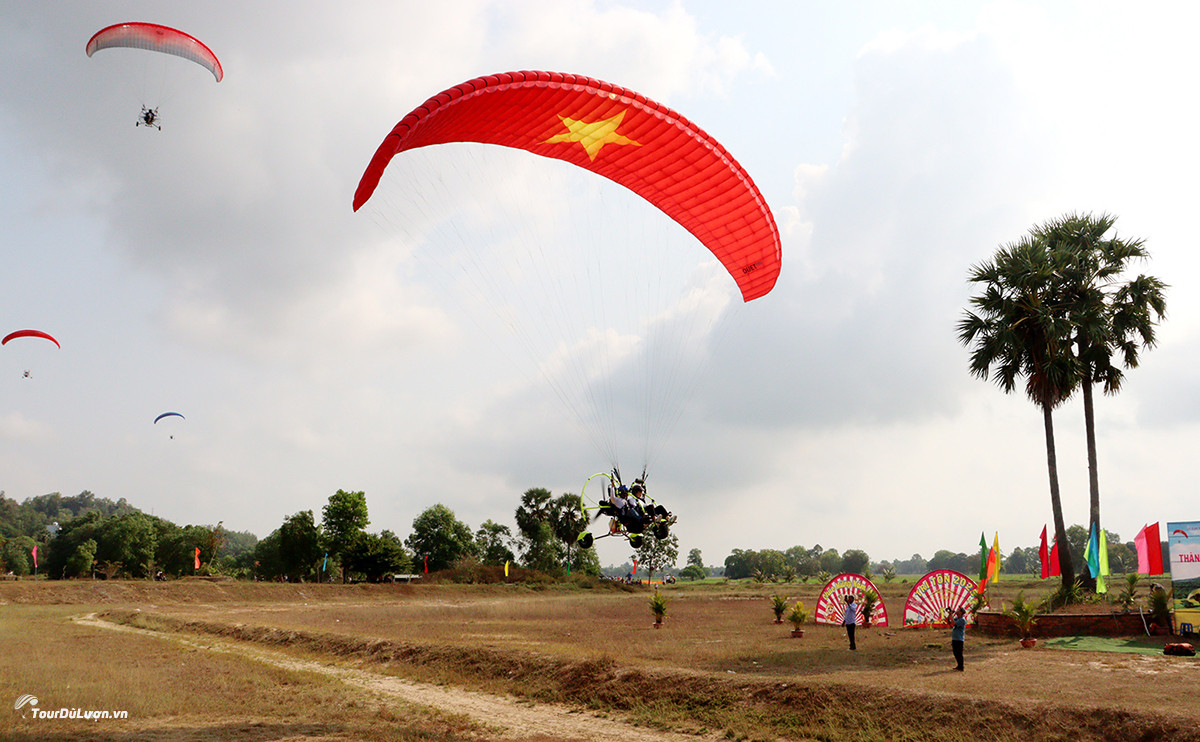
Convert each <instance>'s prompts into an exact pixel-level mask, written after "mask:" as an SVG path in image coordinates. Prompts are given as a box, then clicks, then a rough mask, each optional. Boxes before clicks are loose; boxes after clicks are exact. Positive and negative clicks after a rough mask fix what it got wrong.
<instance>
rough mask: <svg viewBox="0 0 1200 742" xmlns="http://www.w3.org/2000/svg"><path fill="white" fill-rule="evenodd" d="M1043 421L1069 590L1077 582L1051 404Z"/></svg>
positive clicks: (1062, 566)
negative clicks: (1060, 489)
mask: <svg viewBox="0 0 1200 742" xmlns="http://www.w3.org/2000/svg"><path fill="white" fill-rule="evenodd" d="M1042 420H1043V421H1044V423H1045V426H1046V468H1047V469H1048V470H1049V472H1050V507H1051V509H1052V510H1053V511H1054V538H1055V540H1056V541H1057V542H1058V571H1059V572H1060V573H1061V574H1062V584H1063V588H1064V589H1066V590H1069V589H1070V588H1071V585H1072V584H1074V582H1075V573H1074V572H1073V567H1072V565H1071V548H1070V546H1069V545H1068V544H1067V525H1066V522H1065V521H1064V520H1063V512H1062V498H1061V497H1060V496H1059V489H1058V456H1057V455H1056V454H1055V450H1054V418H1053V416H1052V414H1051V407H1050V405H1049V404H1042Z"/></svg>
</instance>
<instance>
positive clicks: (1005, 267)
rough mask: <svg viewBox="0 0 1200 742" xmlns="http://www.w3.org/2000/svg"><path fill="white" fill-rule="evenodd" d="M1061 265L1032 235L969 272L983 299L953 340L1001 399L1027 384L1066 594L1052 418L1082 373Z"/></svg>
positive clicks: (975, 300)
mask: <svg viewBox="0 0 1200 742" xmlns="http://www.w3.org/2000/svg"><path fill="white" fill-rule="evenodd" d="M1062 259H1063V255H1062V254H1056V253H1054V252H1052V251H1051V250H1049V248H1048V246H1047V244H1046V242H1045V241H1044V240H1041V239H1038V238H1037V237H1036V236H1034V235H1033V234H1032V233H1031V234H1029V235H1026V236H1024V237H1022V238H1021V239H1020V240H1019V241H1017V242H1015V243H1013V244H1010V245H1007V246H1003V247H1001V248H1000V249H999V250H997V251H996V255H995V256H994V258H993V260H992V261H991V262H987V263H982V264H978V265H975V266H972V268H971V271H970V274H969V275H968V280H969V281H970V282H971V283H979V284H983V293H981V294H979V295H978V296H974V297H972V298H971V299H970V303H971V305H972V306H973V307H974V308H975V310H976V311H974V312H972V311H970V310H968V311H966V312H964V316H963V318H962V319H961V320H959V323H958V339H959V341H960V342H962V344H963V345H967V346H971V345H974V348H973V350H972V352H971V363H970V368H971V374H972V375H974V376H978V377H980V378H982V379H985V380H986V379H988V378H994V379H995V381H996V384H997V385H998V386H999V387H1000V388H1001V389H1003V390H1004V392H1005V393H1006V394H1007V393H1011V392H1012V391H1013V390H1014V389H1016V385H1017V379H1018V378H1019V377H1021V376H1024V377H1025V379H1026V381H1025V394H1026V396H1028V397H1029V399H1030V400H1031V401H1032V402H1033V403H1034V404H1036V405H1038V407H1040V408H1041V410H1042V419H1043V423H1044V426H1045V432H1046V467H1047V470H1048V472H1049V476H1050V505H1051V508H1052V509H1053V512H1054V534H1055V538H1056V539H1058V543H1059V544H1060V545H1061V547H1062V548H1060V549H1059V550H1058V559H1059V570H1060V572H1061V573H1062V580H1063V587H1064V588H1067V589H1069V588H1070V587H1071V585H1072V584H1073V583H1074V581H1075V576H1074V574H1073V570H1072V565H1071V554H1070V550H1069V549H1067V548H1066V543H1067V535H1066V524H1065V522H1064V520H1063V514H1062V500H1061V497H1060V493H1059V486H1058V461H1057V457H1056V455H1055V447H1054V418H1053V414H1052V413H1053V411H1054V408H1055V407H1058V406H1059V405H1061V404H1062V403H1063V402H1065V401H1066V400H1067V399H1068V398H1069V397H1070V396H1071V394H1072V393H1073V392H1074V391H1075V386H1076V385H1077V383H1078V381H1079V372H1078V364H1077V362H1076V359H1075V358H1074V356H1073V355H1072V354H1071V352H1070V345H1071V325H1070V322H1069V321H1068V318H1067V316H1066V314H1065V313H1064V312H1063V311H1062V309H1061V302H1060V296H1059V294H1060V292H1061V286H1060V283H1061V279H1060V276H1061V274H1062V269H1063V266H1062V265H1061V264H1060V261H1061V260H1062Z"/></svg>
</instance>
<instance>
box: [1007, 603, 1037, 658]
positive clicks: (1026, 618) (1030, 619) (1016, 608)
mask: <svg viewBox="0 0 1200 742" xmlns="http://www.w3.org/2000/svg"><path fill="white" fill-rule="evenodd" d="M1004 615H1006V616H1008V617H1009V618H1011V619H1012V622H1013V625H1015V626H1016V627H1017V632H1018V633H1019V634H1020V635H1021V646H1022V647H1025V648H1026V649H1029V648H1030V647H1032V646H1034V645H1035V644H1037V639H1034V638H1033V637H1032V636H1031V634H1032V632H1033V627H1034V626H1035V625H1036V624H1037V606H1036V605H1034V604H1033V603H1029V602H1027V601H1026V600H1025V591H1024V590H1022V591H1021V592H1019V593H1017V597H1016V598H1014V599H1013V604H1012V608H1010V609H1008V610H1007V611H1005V612H1004Z"/></svg>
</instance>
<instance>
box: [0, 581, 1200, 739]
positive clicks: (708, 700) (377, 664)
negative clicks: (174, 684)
mask: <svg viewBox="0 0 1200 742" xmlns="http://www.w3.org/2000/svg"><path fill="white" fill-rule="evenodd" d="M787 587H788V588H789V589H790V590H791V591H792V592H794V593H797V595H793V596H789V597H791V598H792V599H793V600H794V599H796V598H797V597H799V598H801V599H804V600H805V602H806V603H808V604H809V605H810V606H811V605H812V604H813V602H815V597H816V596H815V591H816V590H815V588H814V587H812V586H809V587H807V588H805V587H803V586H798V585H796V586H787ZM779 589H780V588H779V587H771V586H754V587H746V586H734V587H730V588H724V589H708V590H688V589H680V590H673V591H670V592H669V593H668V594H669V597H670V599H671V602H670V610H669V612H668V618H667V622H666V624H665V626H664V628H662V629H653V628H652V624H651V621H650V617H649V611H648V609H647V607H646V602H647V599H648V596H649V593H648V592H646V591H644V590H635V591H626V590H614V589H607V590H599V589H597V590H587V591H580V590H575V591H569V590H530V589H527V588H522V587H518V586H512V585H501V586H453V585H425V586H407V585H405V586H400V585H396V586H304V585H254V584H247V583H201V582H191V583H184V582H176V583H158V584H155V583H146V582H113V583H103V582H99V583H86V582H77V583H57V584H55V583H34V582H19V583H0V611H5V610H9V611H12V610H16V611H19V610H21V609H22V608H24V607H29V608H31V609H32V607H34V606H60V607H61V609H62V611H63V613H62V615H63V616H69V617H70V618H71V620H72V621H74V622H75V624H76V625H79V626H86V627H89V628H90V629H95V630H101V631H104V632H107V633H110V634H111V633H121V634H123V635H125V636H127V637H128V639H127V640H128V641H130V642H139V643H143V644H145V643H155V642H157V643H163V642H167V643H173V644H175V645H180V646H183V647H186V649H187V650H188V651H189V652H195V653H207V654H227V655H236V656H238V657H239V658H242V659H248V660H250V661H252V662H254V663H259V664H261V665H264V666H270V667H273V668H277V669H278V670H281V671H288V672H293V673H302V674H305V675H314V676H320V677H321V678H324V679H326V680H329V681H334V682H336V683H338V684H340V685H342V686H344V687H345V688H348V689H350V691H351V693H352V694H358V695H361V696H363V697H370V698H372V699H376V700H377V701H379V702H381V703H384V704H388V703H391V702H393V701H394V702H397V703H403V704H411V705H415V706H419V707H422V708H430V709H434V710H437V711H440V712H443V713H447V714H456V715H460V716H463V717H466V718H467V719H469V720H470V721H471V723H473V724H475V725H477V728H475V730H474V731H472V732H471V734H472V735H474V736H473V737H472V738H477V739H503V740H542V739H564V740H570V739H601V740H604V739H613V740H676V739H679V740H682V739H685V738H690V739H825V738H829V739H864V740H866V739H952V738H954V739H959V738H962V734H963V733H967V732H974V733H975V734H977V733H979V732H981V731H984V730H991V732H992V733H991V734H990V735H988V736H990V737H991V738H996V739H1014V740H1015V739H1064V740H1065V739H1200V733H1197V732H1195V731H1194V730H1196V729H1197V728H1198V727H1200V724H1198V722H1200V703H1197V702H1194V701H1192V700H1190V699H1194V698H1195V695H1194V694H1195V688H1196V680H1197V678H1198V673H1200V661H1188V660H1181V659H1178V658H1170V657H1162V656H1147V655H1137V654H1112V653H1101V652H1072V651H1060V650H1048V649H1043V648H1039V649H1034V650H1023V649H1021V648H1020V647H1019V645H1018V644H1017V643H1016V642H1015V641H1013V640H1011V639H1006V638H994V639H993V638H987V637H981V636H977V635H969V637H968V650H967V663H968V671H967V672H965V673H956V672H954V671H953V669H952V660H951V658H950V655H949V644H948V636H945V633H946V632H944V631H940V630H911V629H910V630H903V629H894V628H888V629H880V628H872V629H869V630H862V629H860V630H859V642H858V643H859V649H858V650H857V651H856V652H850V651H848V648H847V646H846V641H845V635H844V633H843V632H842V631H841V630H840V629H837V628H835V627H815V626H813V625H812V624H809V626H808V629H807V631H806V632H805V637H804V638H802V639H793V638H792V637H791V636H790V635H789V632H788V631H787V629H790V626H787V625H784V626H779V625H775V624H774V623H773V621H772V620H771V619H772V616H771V613H770V609H769V602H768V600H767V597H768V596H769V594H770V593H771V592H772V591H775V590H779ZM895 592H897V593H899V592H901V591H900V590H899V589H897V590H896V591H895ZM807 593H812V594H811V595H809V594H807ZM885 600H888V602H889V610H893V609H892V608H891V604H892V600H893V598H892V597H891V596H888V595H886V594H885ZM899 600H900V603H901V604H902V601H903V598H902V597H900V598H899ZM76 608H78V610H76ZM897 613H898V611H897ZM25 692H28V691H25ZM631 694H632V695H636V696H638V698H637V699H636V701H637V702H630V699H629V696H630V695H631ZM655 699H659V700H655ZM714 699H715V700H714ZM1181 699H1183V700H1182V701H1181ZM855 714H862V721H858V720H856V717H855V716H854V715H855ZM791 717H795V718H791ZM848 717H849V718H848ZM168 728H169V725H168ZM922 728H925V732H927V733H923V732H922V731H921V730H922ZM846 730H850V733H849V734H846ZM2 733H3V727H0V734H2ZM13 738H14V739H16V738H17V737H13ZM81 738H82V737H81ZM130 738H131V739H132V738H138V737H130ZM155 738H158V737H155ZM162 738H170V736H169V735H168V736H166V737H162ZM268 738H269V737H268ZM280 738H285V737H280ZM286 738H288V739H319V738H321V739H323V738H327V737H323V736H321V735H303V734H301V735H292V736H288V737H286ZM448 738H458V737H457V736H454V735H451V736H449V737H448Z"/></svg>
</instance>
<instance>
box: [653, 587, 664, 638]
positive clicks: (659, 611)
mask: <svg viewBox="0 0 1200 742" xmlns="http://www.w3.org/2000/svg"><path fill="white" fill-rule="evenodd" d="M650 612H651V613H653V614H654V628H656V629H661V628H662V622H663V616H665V615H667V599H666V598H665V597H664V596H663V595H662V594H661V593H659V592H658V591H657V590H655V591H654V595H653V596H652V597H651V598H650Z"/></svg>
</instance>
